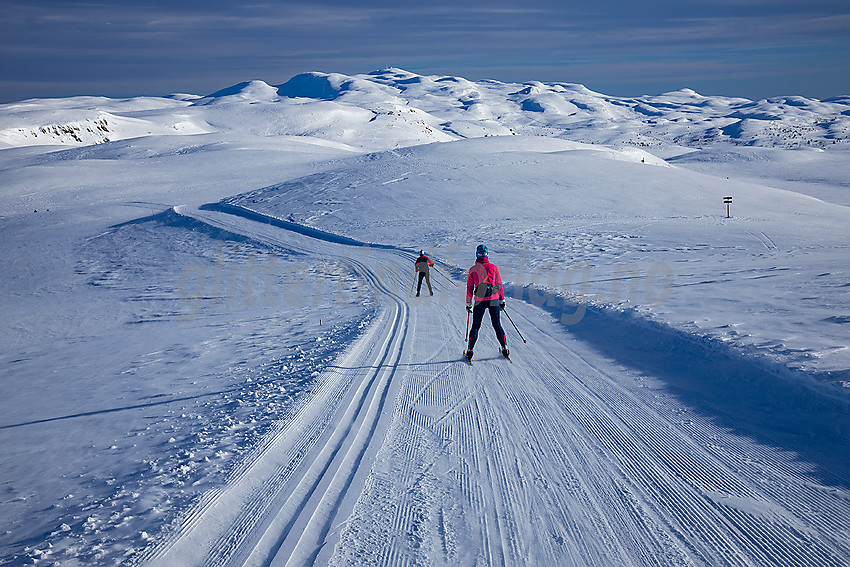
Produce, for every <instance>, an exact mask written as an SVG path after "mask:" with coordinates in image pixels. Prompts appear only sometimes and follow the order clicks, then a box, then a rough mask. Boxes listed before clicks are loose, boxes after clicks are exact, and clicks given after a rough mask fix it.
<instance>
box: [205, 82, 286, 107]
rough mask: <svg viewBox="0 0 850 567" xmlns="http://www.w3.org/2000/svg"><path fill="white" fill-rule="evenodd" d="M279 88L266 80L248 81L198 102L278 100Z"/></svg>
mask: <svg viewBox="0 0 850 567" xmlns="http://www.w3.org/2000/svg"><path fill="white" fill-rule="evenodd" d="M277 98H278V94H277V89H276V88H275V87H273V86H271V85H269V84H268V83H265V82H264V81H246V82H243V83H238V84H235V85H233V86H230V87H227V88H226V89H221V90H220V91H216V92H214V93H212V94H210V95H207V96H205V97H203V98H202V99H200V100H199V101H198V104H210V103H213V102H261V101H262V102H272V101H275V100H277Z"/></svg>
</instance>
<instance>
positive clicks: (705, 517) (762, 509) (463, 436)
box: [155, 214, 850, 567]
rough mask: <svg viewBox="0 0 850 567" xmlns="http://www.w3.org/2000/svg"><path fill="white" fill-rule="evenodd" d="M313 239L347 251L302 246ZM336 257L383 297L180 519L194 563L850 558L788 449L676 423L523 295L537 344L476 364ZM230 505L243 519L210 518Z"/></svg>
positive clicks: (831, 499) (846, 543) (835, 503)
mask: <svg viewBox="0 0 850 567" xmlns="http://www.w3.org/2000/svg"><path fill="white" fill-rule="evenodd" d="M208 220H209V222H218V223H222V225H223V226H224V225H226V228H228V229H229V230H234V231H239V230H242V231H245V230H247V231H249V232H252V230H253V229H252V228H251V226H253V225H251V222H250V221H246V220H245V219H238V220H237V219H228V218H226V217H225V216H222V215H220V214H219V215H218V216H215V217H214V219H213V218H210V219H208ZM246 223H247V225H246ZM257 230H258V232H257V233H256V234H252V237H254V236H255V237H257V238H261V239H262V238H272V239H274V238H275V236H274V235H275V229H273V228H270V227H266V228H262V229H259V228H258V229H257ZM299 238H301V237H299ZM282 244H284V245H286V246H292V245H293V243H292V242H291V241H289V240H287V241H286V242H285V243H282ZM314 244H316V245H317V246H319V247H320V249H321V252H322V253H327V252H328V251H329V250H332V249H333V247H338V246H340V245H339V244H330V245H328V247H326V246H325V245H324V244H321V245H318V244H317V243H309V242H308V243H305V244H304V246H305V248H304V249H305V251H309V252H310V253H316V252H317V249H313V248H311V247H312V246H313V245H314ZM379 253H380V254H381V258H382V259H384V260H386V261H387V263H394V262H396V260H399V259H398V258H393V257H392V256H391V255H393V254H396V253H395V252H392V251H388V250H383V251H380V252H379ZM343 256H345V255H344V254H343ZM344 261H346V262H349V263H350V264H351V266H353V268H354V270H355V271H356V272H357V273H358V274H360V275H361V276H362V277H364V278H366V279H367V280H368V282H369V284H370V285H371V286H373V287H374V288H375V289H376V290H378V291H379V292H380V297H381V298H382V301H383V302H384V303H385V304H386V305H384V308H383V309H382V311H381V314H380V316H379V317H378V319H377V320H376V321H375V323H374V324H373V325H371V326H370V329H369V331H368V333H367V335H365V336H364V337H363V338H362V339H361V341H360V342H359V344H358V346H357V347H356V348H354V349H352V350H351V351H350V352H349V353H348V354H347V355H346V356H344V357H343V358H341V359H340V360H339V361H338V363H337V364H336V367H337V368H332V369H329V371H328V373H329V375H328V376H327V377H326V378H325V380H324V381H323V383H322V384H323V388H324V389H323V390H319V391H318V392H316V393H315V395H314V396H313V397H312V398H311V399H310V400H309V401H307V402H306V403H305V407H303V408H300V410H299V414H298V416H296V418H295V419H294V420H293V421H292V422H290V423H288V424H286V425H283V426H282V427H281V430H280V431H279V432H278V433H277V434H275V435H273V436H270V438H269V439H268V442H267V443H266V444H265V445H264V446H263V447H261V448H259V449H258V451H257V452H256V455H254V456H252V457H251V458H249V459H247V460H246V465H245V467H244V469H243V470H240V471H239V474H238V475H236V476H235V477H234V479H233V480H232V481H231V482H229V483H228V486H227V487H225V489H224V490H223V491H221V492H220V493H217V494H214V495H211V496H210V497H208V498H207V500H206V501H205V504H204V505H203V506H199V508H198V510H196V511H195V512H194V513H193V514H191V515H190V516H189V520H188V522H187V526H188V528H192V527H195V526H198V527H203V529H206V530H209V529H210V526H211V525H213V526H214V525H215V522H216V521H221V522H222V525H223V528H222V529H220V530H219V531H218V532H217V535H216V536H215V538H214V539H213V540H211V541H207V540H204V539H203V538H194V539H193V538H192V537H191V531H192V530H191V529H188V528H187V530H184V532H183V533H184V534H186V533H187V532H189V533H188V535H185V537H181V540H179V541H177V542H176V546H178V547H179V545H182V546H183V548H184V549H189V550H191V545H192V544H193V543H195V542H197V541H201V542H202V543H206V545H208V548H207V550H206V552H205V553H206V555H205V557H206V558H207V559H206V563H205V564H206V565H223V566H228V567H229V566H235V565H245V566H247V565H250V566H263V567H266V566H268V567H272V566H286V565H313V564H315V565H324V564H327V563H328V562H333V563H334V564H338V565H346V564H362V563H363V562H364V561H366V562H368V563H369V564H374V565H377V566H379V567H400V566H403V565H409V564H416V563H423V562H428V563H431V564H435V565H453V566H454V565H487V566H507V565H564V566H567V565H582V566H599V567H603V566H605V567H607V566H609V565H629V566H649V565H659V564H660V565H671V566H688V565H712V566H714V565H730V566H731V565H735V566H737V565H758V566H762V565H764V566H777V567H778V566H784V565H794V566H795V567H803V566H813V567H815V566H817V567H826V566H833V565H835V566H838V565H844V564H845V563H846V559H847V557H850V540H848V539H847V538H844V539H842V538H841V536H840V535H836V534H850V517H848V515H847V513H846V512H847V510H848V507H850V504H848V502H847V501H846V500H847V496H846V495H843V494H836V493H834V492H833V491H832V490H833V489H831V488H829V487H821V486H817V485H815V484H814V483H813V482H812V481H811V479H808V477H806V475H805V471H803V470H801V469H799V468H795V467H796V465H795V464H794V463H793V459H790V458H785V456H783V455H778V453H777V451H776V450H774V449H771V448H769V447H762V446H760V445H758V444H757V443H755V442H749V441H748V440H746V439H743V438H740V437H737V436H735V435H731V434H729V435H726V434H725V432H724V431H723V430H721V429H720V428H719V427H717V426H715V425H713V424H712V423H711V421H710V420H709V419H706V418H705V417H697V416H694V419H693V420H682V421H678V420H677V415H679V414H677V413H676V412H675V411H673V410H672V409H671V407H670V406H671V405H674V404H673V403H672V402H671V400H670V399H669V397H668V398H665V397H664V395H663V394H659V396H653V394H652V389H651V388H646V389H641V388H640V387H639V385H637V382H635V385H634V386H632V385H631V384H629V383H628V381H629V378H628V377H624V376H622V375H617V376H612V375H610V374H608V372H610V370H608V369H609V368H610V366H606V365H605V364H604V363H600V362H599V359H598V358H596V357H595V356H587V353H588V351H587V350H586V349H582V348H576V349H569V348H567V347H565V345H564V344H563V342H562V341H563V338H564V337H563V332H562V329H561V328H560V327H558V326H556V325H552V324H549V323H547V322H545V321H543V320H541V318H540V312H539V311H534V317H531V316H530V313H531V307H527V308H524V307H521V306H520V308H519V309H517V310H515V311H512V315H513V316H514V318H515V319H516V320H517V323H518V324H519V325H520V326H521V327H522V328H523V330H524V334H526V336H527V337H528V338H529V339H530V343H529V346H528V348H527V349H517V363H515V364H505V361H503V360H499V359H497V358H496V357H493V359H492V360H488V359H487V358H486V355H485V356H484V358H481V359H480V361H481V364H477V365H475V366H473V367H469V366H467V365H465V364H463V363H462V362H461V361H460V360H459V350H460V348H459V347H460V345H461V339H462V337H458V336H457V335H458V333H457V329H456V325H455V324H454V323H453V322H452V321H453V319H452V318H453V314H452V313H451V312H450V310H449V309H444V308H443V309H441V308H439V306H438V305H436V303H431V304H427V303H426V302H427V301H428V299H427V298H426V299H425V300H423V302H422V303H423V304H425V305H430V306H431V307H423V308H422V309H410V307H409V305H408V303H407V302H406V301H405V300H404V298H402V297H400V296H399V294H398V293H396V291H394V290H405V289H407V285H405V284H402V283H401V282H399V281H393V282H392V283H391V284H389V283H388V282H387V281H385V280H382V279H381V278H379V277H378V276H377V275H376V274H375V271H374V270H372V269H370V268H369V267H368V266H366V265H365V264H364V263H363V262H361V261H359V260H357V259H353V258H351V255H350V254H349V255H347V256H346V257H345V259H344ZM399 261H401V260H399ZM404 261H407V259H406V258H405V259H404ZM447 337H453V338H454V340H451V339H449V338H447ZM490 339H492V337H490ZM486 343H487V339H482V343H481V344H482V345H486ZM532 345H533V346H532ZM482 348H483V350H481V351H480V352H486V346H484V347H482ZM477 350H478V349H477ZM624 372H625V371H624ZM632 372H633V374H635V375H634V376H633V377H634V378H636V379H637V378H639V377H638V376H636V372H635V371H632ZM647 380H649V381H651V380H652V377H647ZM684 411H685V410H684V409H683V412H684ZM378 439H380V440H381V441H382V443H378V442H376V441H377V440H378ZM230 504H233V505H237V506H239V507H240V508H239V513H238V514H230V515H229V516H228V515H226V514H222V515H219V514H218V510H219V509H220V508H222V507H226V506H228V505H230ZM199 532H203V530H199ZM336 544H338V545H336ZM162 557H167V556H162ZM172 557H174V558H178V559H179V558H180V557H181V556H180V555H179V554H175V555H173V556H172ZM155 563H156V562H155ZM192 563H193V564H197V562H196V561H194V562H192ZM157 564H162V563H157ZM173 564H177V563H173Z"/></svg>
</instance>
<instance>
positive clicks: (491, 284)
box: [466, 244, 510, 361]
mask: <svg viewBox="0 0 850 567" xmlns="http://www.w3.org/2000/svg"><path fill="white" fill-rule="evenodd" d="M488 256H489V251H488V250H487V247H486V246H484V245H483V244H480V245H479V246H478V248H476V249H475V265H474V266H472V267H471V268H469V275H468V276H467V278H466V310H467V311H469V312H471V313H472V328H471V329H470V330H469V347H468V349H467V351H466V358H467V360H470V361H471V360H472V349H473V348H474V347H475V342H476V341H477V340H478V330H479V329H480V328H481V321H482V320H483V319H484V312H485V311H486V310H488V309H489V310H490V321H491V322H492V323H493V330H495V331H496V338H497V339H499V344H500V345H502V355H504V357H505V358H508V356H510V351H508V344H507V338H506V337H505V330H504V329H502V323H501V321H500V320H499V314H500V313H501V311H502V309H504V308H505V292H504V291H503V290H502V276H501V274H500V273H499V268H497V267H496V265H495V264H491V263H490V259H489V257H488ZM473 299H474V303H473Z"/></svg>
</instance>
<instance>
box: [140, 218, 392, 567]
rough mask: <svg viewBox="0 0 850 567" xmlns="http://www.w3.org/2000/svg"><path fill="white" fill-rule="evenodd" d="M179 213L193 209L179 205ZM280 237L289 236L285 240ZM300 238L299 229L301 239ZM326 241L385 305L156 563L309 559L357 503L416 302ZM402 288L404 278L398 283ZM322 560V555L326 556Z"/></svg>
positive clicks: (269, 233)
mask: <svg viewBox="0 0 850 567" xmlns="http://www.w3.org/2000/svg"><path fill="white" fill-rule="evenodd" d="M180 214H184V215H186V214H189V213H187V212H186V210H185V209H184V210H181V211H180ZM192 214H193V215H197V218H199V220H203V221H204V222H207V223H210V224H213V225H214V226H217V227H219V228H223V229H226V230H230V231H232V232H235V233H237V234H248V235H250V236H251V237H253V238H256V239H258V240H263V241H267V242H270V243H273V244H285V245H287V246H289V247H290V248H292V247H295V248H300V249H301V250H309V251H310V252H316V249H315V243H314V244H313V245H311V246H307V247H306V248H305V247H304V246H303V245H301V246H299V245H298V244H297V243H295V244H296V245H295V246H293V242H291V241H289V236H290V235H287V234H284V235H275V234H274V231H273V230H269V228H271V227H262V228H260V229H258V228H257V227H255V226H253V225H254V224H255V223H253V222H252V221H250V220H244V219H239V218H234V217H231V216H226V215H221V214H219V213H201V212H195V213H192ZM280 238H283V239H284V240H287V241H286V242H282V241H281V240H280ZM299 239H301V237H296V240H299ZM339 247H340V245H338V244H328V245H327V246H324V249H323V254H324V257H325V258H327V257H329V256H333V255H334V252H336V253H337V255H338V257H339V259H340V260H341V261H344V262H346V263H348V264H350V265H351V266H353V267H354V269H355V270H356V272H357V273H358V275H359V276H361V277H362V278H364V279H365V280H367V281H368V283H369V285H371V286H372V287H373V288H374V289H376V290H378V291H379V292H380V294H381V296H382V298H383V300H384V303H385V306H384V308H383V309H382V310H381V313H380V315H379V316H378V318H377V320H376V321H375V322H374V324H373V325H372V326H371V327H370V330H369V331H368V332H367V333H366V334H365V335H364V336H363V337H361V338H360V339H359V340H358V341H357V344H356V345H354V346H353V347H352V348H350V349H349V350H348V351H347V353H346V354H345V355H344V356H343V357H342V358H341V359H340V360H338V361H337V364H336V365H334V366H333V367H331V368H330V369H329V370H327V371H326V372H325V375H324V376H323V379H322V380H320V381H319V388H318V389H317V391H316V392H314V394H313V395H312V396H311V397H310V399H309V400H306V401H305V403H304V404H303V405H302V407H300V408H299V409H298V410H297V412H296V414H295V416H294V417H293V419H292V420H291V421H289V422H288V423H286V424H282V425H281V427H280V428H279V429H278V430H277V431H275V432H274V433H273V434H271V435H269V436H268V437H267V438H266V439H265V440H264V442H263V443H262V445H261V446H260V447H258V448H257V449H256V450H255V452H254V454H252V455H250V456H249V457H248V458H247V459H245V461H244V465H243V467H242V468H241V469H240V470H238V471H236V473H235V474H234V476H233V478H231V479H230V480H229V481H228V482H227V484H226V486H224V487H223V488H222V489H221V490H219V491H216V492H215V493H212V494H210V495H208V497H206V498H205V499H204V500H203V501H202V502H201V503H200V504H199V505H198V506H197V507H196V509H194V510H192V511H191V513H190V514H188V515H187V518H186V521H185V522H184V526H183V528H182V529H181V530H180V531H179V532H178V533H177V534H175V535H174V536H173V538H172V541H169V542H167V545H165V546H162V547H161V548H160V549H158V550H157V551H155V552H154V553H153V554H152V556H151V557H150V558H149V560H150V563H151V564H155V565H181V566H182V565H209V566H223V565H256V566H278V565H280V566H283V565H310V564H314V563H316V562H317V559H319V558H320V556H323V555H326V554H327V553H328V552H330V551H332V549H333V545H329V544H331V543H332V542H333V539H334V532H333V530H334V529H335V527H337V524H338V522H340V521H343V520H345V519H346V517H347V515H346V514H345V511H346V510H350V508H351V507H352V506H353V505H354V499H355V498H356V497H357V495H358V494H359V491H358V490H350V489H351V487H352V486H359V485H362V483H363V481H364V477H365V475H366V474H367V473H368V471H369V462H370V460H371V459H372V458H373V457H374V453H375V451H376V450H377V447H378V446H379V443H373V440H374V439H375V437H376V436H377V437H378V439H380V437H381V435H382V432H383V431H384V430H385V429H386V422H387V419H388V418H387V413H386V412H385V406H386V403H387V401H388V398H389V397H390V395H391V393H392V391H393V379H394V376H395V375H396V373H397V370H398V365H399V360H400V357H401V354H402V349H403V346H404V344H405V341H406V338H407V333H408V317H409V307H408V305H407V304H406V303H405V302H404V301H403V300H402V298H401V297H400V296H399V295H398V294H397V293H396V292H395V291H394V290H393V289H391V286H392V284H391V283H388V282H386V281H383V280H382V279H381V278H379V277H378V276H377V275H376V273H375V272H374V271H373V270H371V269H370V268H369V267H368V266H367V265H366V264H365V263H364V262H363V261H359V260H356V259H353V258H351V257H350V256H349V255H347V254H344V253H340V251H339V250H338V248H339ZM395 287H398V286H395ZM320 564H321V561H320Z"/></svg>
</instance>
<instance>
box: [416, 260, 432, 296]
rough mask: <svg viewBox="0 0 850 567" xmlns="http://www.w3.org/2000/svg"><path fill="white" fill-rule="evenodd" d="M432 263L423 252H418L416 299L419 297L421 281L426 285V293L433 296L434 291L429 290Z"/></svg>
mask: <svg viewBox="0 0 850 567" xmlns="http://www.w3.org/2000/svg"><path fill="white" fill-rule="evenodd" d="M433 265H434V261H433V260H431V258H429V257H428V256H426V255H425V251H424V250H420V251H419V257H418V258H417V259H416V272H417V273H418V274H419V285H417V286H416V297H419V292H420V291H421V290H422V280H423V279H424V280H425V283H426V284H428V291H429V292H431V295H434V290H433V289H431V266H433Z"/></svg>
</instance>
